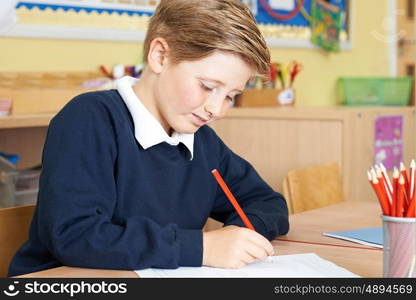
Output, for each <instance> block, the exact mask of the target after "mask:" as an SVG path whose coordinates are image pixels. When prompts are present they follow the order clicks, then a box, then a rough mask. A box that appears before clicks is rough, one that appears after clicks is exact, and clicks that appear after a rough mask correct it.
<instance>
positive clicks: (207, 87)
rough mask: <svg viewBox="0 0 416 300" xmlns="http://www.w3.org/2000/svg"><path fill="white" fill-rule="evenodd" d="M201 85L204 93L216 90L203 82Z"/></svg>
mask: <svg viewBox="0 0 416 300" xmlns="http://www.w3.org/2000/svg"><path fill="white" fill-rule="evenodd" d="M199 85H200V86H201V88H202V89H203V90H204V91H208V92H210V91H212V90H214V88H212V87H209V86H207V85H205V84H204V83H203V82H200V83H199Z"/></svg>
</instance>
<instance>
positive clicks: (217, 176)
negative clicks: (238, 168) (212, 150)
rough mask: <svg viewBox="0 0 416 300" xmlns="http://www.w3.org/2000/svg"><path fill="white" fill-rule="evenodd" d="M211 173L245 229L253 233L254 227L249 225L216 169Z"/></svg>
mask: <svg viewBox="0 0 416 300" xmlns="http://www.w3.org/2000/svg"><path fill="white" fill-rule="evenodd" d="M211 173H212V175H214V177H215V179H216V180H217V182H218V184H219V185H220V187H221V189H222V190H223V191H224V193H225V195H226V196H227V198H228V200H230V202H231V204H232V205H233V206H234V208H235V210H236V211H237V213H238V215H239V216H240V218H241V220H243V222H244V224H245V225H246V227H247V228H250V229H251V230H254V231H255V229H254V226H253V225H252V224H251V223H250V220H249V219H248V218H247V216H246V214H245V213H244V211H243V210H242V209H241V207H240V205H239V204H238V202H237V200H236V199H235V198H234V196H233V194H232V193H231V191H230V189H229V188H228V186H227V184H226V183H225V182H224V179H222V177H221V175H220V173H219V172H218V171H217V169H214V170H212V171H211Z"/></svg>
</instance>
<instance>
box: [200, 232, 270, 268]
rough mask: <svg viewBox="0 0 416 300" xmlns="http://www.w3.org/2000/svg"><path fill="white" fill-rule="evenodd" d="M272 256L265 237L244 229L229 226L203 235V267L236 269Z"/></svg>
mask: <svg viewBox="0 0 416 300" xmlns="http://www.w3.org/2000/svg"><path fill="white" fill-rule="evenodd" d="M273 254H274V249H273V246H272V244H271V243H270V242H269V241H268V240H267V239H266V238H265V237H263V236H262V235H261V234H259V233H257V232H255V231H253V230H251V229H248V228H245V227H244V228H243V227H238V226H235V225H230V226H225V227H223V228H221V229H218V230H213V231H208V232H204V233H203V258H202V264H203V265H204V266H208V267H215V268H232V269H237V268H241V267H243V266H245V265H246V264H249V263H251V262H254V261H256V260H258V259H260V260H265V259H266V258H267V257H268V256H269V255H273Z"/></svg>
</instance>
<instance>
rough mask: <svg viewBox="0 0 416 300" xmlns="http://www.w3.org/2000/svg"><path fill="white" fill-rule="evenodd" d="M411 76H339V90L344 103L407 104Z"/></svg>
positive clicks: (410, 88)
mask: <svg viewBox="0 0 416 300" xmlns="http://www.w3.org/2000/svg"><path fill="white" fill-rule="evenodd" d="M412 82H413V80H412V77H341V78H340V79H339V91H340V96H341V101H342V103H343V104H345V105H391V106H406V105H409V101H410V95H411V91H412Z"/></svg>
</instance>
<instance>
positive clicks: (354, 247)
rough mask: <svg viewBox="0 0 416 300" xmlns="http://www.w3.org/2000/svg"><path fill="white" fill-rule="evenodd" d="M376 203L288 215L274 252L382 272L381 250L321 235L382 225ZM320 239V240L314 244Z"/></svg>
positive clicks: (72, 271)
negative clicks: (286, 228)
mask: <svg viewBox="0 0 416 300" xmlns="http://www.w3.org/2000/svg"><path fill="white" fill-rule="evenodd" d="M379 215H380V208H379V205H378V204H377V203H368V202H352V201H351V202H343V203H339V204H335V205H331V206H327V207H324V208H320V209H315V210H310V211H306V212H303V213H299V214H295V215H291V216H290V225H291V229H290V232H289V233H288V234H287V235H286V236H283V237H280V238H279V240H276V241H273V245H274V246H275V247H276V252H277V255H286V254H296V253H316V254H317V255H319V256H321V257H322V258H324V259H327V260H329V261H332V262H333V263H336V264H337V265H339V266H341V267H344V268H346V269H348V270H350V271H351V272H353V273H355V274H358V275H360V276H362V277H380V276H381V275H382V262H383V259H382V258H383V251H382V250H380V249H375V248H370V247H365V246H361V245H359V244H356V243H351V242H347V241H342V240H338V239H334V238H329V237H325V236H323V235H322V233H323V232H325V231H339V230H349V229H358V228H363V227H377V226H381V221H380V217H379ZM313 243H322V244H328V245H322V244H320V245H319V244H313ZM20 277H27V278H31V277H79V278H88V277H113V278H116V277H120V278H129V277H132V278H134V277H137V275H136V273H134V272H133V271H115V270H96V269H82V268H72V267H59V268H54V269H50V270H46V271H41V272H36V273H31V274H26V275H22V276H20Z"/></svg>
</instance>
